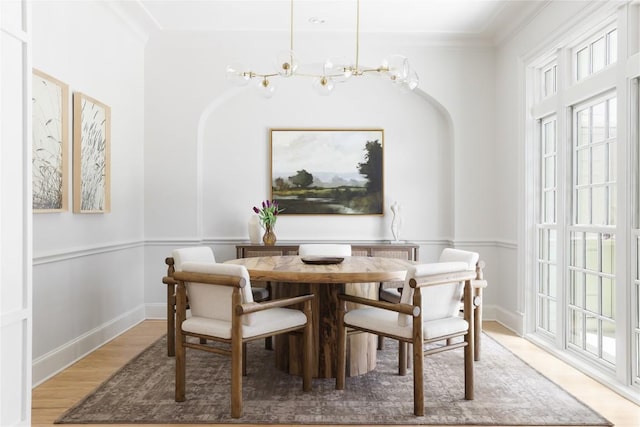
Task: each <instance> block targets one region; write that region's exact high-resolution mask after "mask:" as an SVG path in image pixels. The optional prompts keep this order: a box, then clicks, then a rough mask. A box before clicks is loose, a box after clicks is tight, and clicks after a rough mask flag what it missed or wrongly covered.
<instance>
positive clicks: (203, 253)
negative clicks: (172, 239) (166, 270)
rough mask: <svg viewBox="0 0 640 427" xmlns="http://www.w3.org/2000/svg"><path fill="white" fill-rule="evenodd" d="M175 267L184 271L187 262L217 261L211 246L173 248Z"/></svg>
mask: <svg viewBox="0 0 640 427" xmlns="http://www.w3.org/2000/svg"><path fill="white" fill-rule="evenodd" d="M172 256H173V268H175V270H176V271H182V265H183V264H184V263H185V262H216V258H215V256H214V255H213V251H212V250H211V248H210V247H209V246H194V247H190V248H180V249H174V250H173V254H172Z"/></svg>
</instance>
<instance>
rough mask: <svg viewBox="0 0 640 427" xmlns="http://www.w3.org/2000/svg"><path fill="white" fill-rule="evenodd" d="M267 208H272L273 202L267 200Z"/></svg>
mask: <svg viewBox="0 0 640 427" xmlns="http://www.w3.org/2000/svg"><path fill="white" fill-rule="evenodd" d="M267 207H268V208H269V207H271V200H267Z"/></svg>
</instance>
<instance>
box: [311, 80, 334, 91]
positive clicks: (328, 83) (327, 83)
mask: <svg viewBox="0 0 640 427" xmlns="http://www.w3.org/2000/svg"><path fill="white" fill-rule="evenodd" d="M334 86H335V85H334V83H333V79H332V78H330V77H327V76H320V77H317V78H315V79H314V80H313V88H314V89H315V91H316V92H317V93H318V94H319V95H325V96H326V95H329V94H330V93H331V92H333V88H334Z"/></svg>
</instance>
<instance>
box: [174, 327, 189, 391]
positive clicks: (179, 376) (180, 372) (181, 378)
mask: <svg viewBox="0 0 640 427" xmlns="http://www.w3.org/2000/svg"><path fill="white" fill-rule="evenodd" d="M183 340H184V337H183V336H181V337H179V338H178V340H177V345H176V346H175V347H174V350H175V357H176V389H175V400H176V402H184V400H185V374H186V352H185V347H184V345H182V344H183Z"/></svg>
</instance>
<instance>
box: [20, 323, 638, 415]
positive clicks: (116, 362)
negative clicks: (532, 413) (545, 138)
mask: <svg viewBox="0 0 640 427" xmlns="http://www.w3.org/2000/svg"><path fill="white" fill-rule="evenodd" d="M484 326H485V331H486V332H487V333H489V334H490V335H491V336H492V337H494V338H495V339H496V340H497V341H499V342H500V343H502V344H503V345H505V346H506V347H507V348H509V349H510V350H511V351H512V352H514V353H515V354H517V355H518V356H520V357H521V358H522V359H524V360H525V361H526V362H527V363H529V364H530V365H531V366H533V367H534V368H536V369H537V370H539V371H540V372H542V373H543V374H544V375H546V376H547V377H548V378H550V379H551V380H552V381H555V382H556V383H557V384H559V385H560V386H562V387H564V388H565V389H566V390H567V391H569V392H570V393H572V394H573V395H574V396H576V397H577V398H578V399H580V400H581V401H583V402H584V403H586V404H587V405H589V406H591V407H592V408H593V409H595V410H596V411H598V412H599V413H600V414H602V415H603V416H604V417H606V418H607V419H609V420H610V421H611V422H613V423H614V424H615V425H616V426H619V427H639V426H640V406H637V405H634V404H633V403H631V402H630V401H628V400H626V399H624V398H622V397H620V396H619V395H617V394H616V393H614V392H612V391H611V390H609V389H608V388H606V387H604V386H602V385H600V384H599V383H597V382H596V381H594V380H592V379H590V378H589V377H587V376H585V375H583V374H581V373H579V372H578V371H576V370H575V369H573V368H571V367H570V366H569V365H567V364H566V363H564V362H562V361H559V360H558V359H556V358H554V357H553V356H550V355H549V354H548V353H546V352H544V351H542V350H540V349H539V348H537V347H536V346H535V345H533V344H531V343H530V342H528V341H527V340H524V339H522V338H519V337H517V336H515V335H514V334H513V333H512V332H510V331H509V330H507V329H506V328H504V327H502V326H501V325H499V324H497V323H495V322H485V324H484ZM165 328H166V323H165V322H164V321H159V320H147V321H145V322H143V323H141V324H140V325H138V326H136V327H134V328H132V329H131V330H129V331H128V332H126V333H125V334H123V335H121V336H120V337H118V338H116V339H114V340H113V341H111V342H109V343H108V344H106V345H104V346H103V347H101V348H100V349H98V350H96V351H95V352H93V353H92V354H90V355H88V356H87V357H85V358H84V359H82V360H80V361H79V362H77V363H75V364H74V365H73V366H71V367H69V368H68V369H65V370H64V371H63V372H61V373H60V374H58V375H56V376H55V377H53V378H51V379H50V380H48V381H46V382H45V383H43V384H41V385H40V386H38V387H36V388H35V389H34V390H33V399H32V411H31V422H32V425H33V426H52V425H53V422H54V421H55V419H56V418H57V417H58V416H60V415H61V414H62V413H63V412H64V411H65V410H67V409H68V408H69V407H71V406H72V405H73V404H75V403H76V402H77V401H79V400H80V399H81V398H83V397H84V396H85V395H87V394H88V393H89V392H91V391H92V390H93V389H94V388H95V387H97V386H98V385H99V384H101V383H102V382H103V381H104V380H106V379H107V378H109V376H111V374H113V373H114V372H115V371H116V370H117V369H118V368H120V367H121V366H122V365H124V364H125V363H126V362H128V361H129V360H130V359H132V358H133V357H134V356H135V355H137V354H138V353H140V352H141V351H142V350H144V349H145V348H146V347H147V346H148V345H150V344H151V343H152V342H154V341H155V340H156V339H157V338H159V337H160V336H162V335H163V334H164V333H165V332H166V329H165ZM234 425H236V426H240V427H242V426H243V425H245V426H247V425H248V424H234ZM93 426H96V425H95V424H94V425H93ZM109 426H114V424H110V425H109ZM130 426H131V427H134V426H135V427H140V426H141V424H135V425H130ZM172 426H177V425H175V424H163V427H172ZM284 427H286V426H284ZM308 427H310V426H308ZM323 427H327V426H323ZM450 427H451V426H450Z"/></svg>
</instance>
